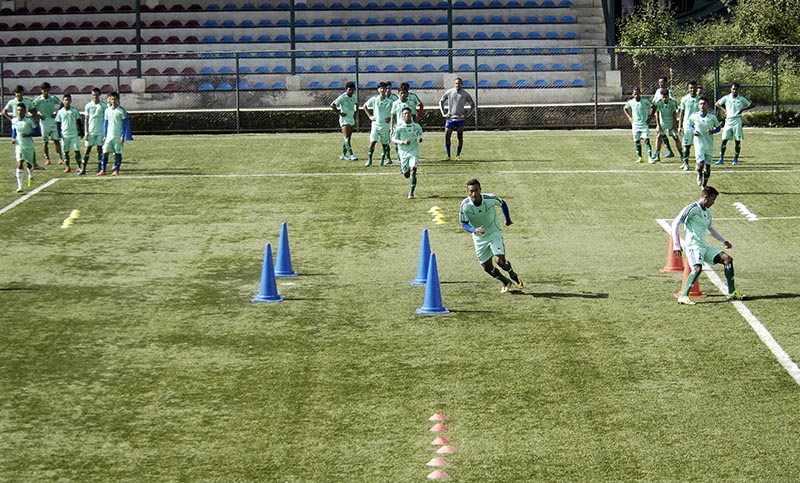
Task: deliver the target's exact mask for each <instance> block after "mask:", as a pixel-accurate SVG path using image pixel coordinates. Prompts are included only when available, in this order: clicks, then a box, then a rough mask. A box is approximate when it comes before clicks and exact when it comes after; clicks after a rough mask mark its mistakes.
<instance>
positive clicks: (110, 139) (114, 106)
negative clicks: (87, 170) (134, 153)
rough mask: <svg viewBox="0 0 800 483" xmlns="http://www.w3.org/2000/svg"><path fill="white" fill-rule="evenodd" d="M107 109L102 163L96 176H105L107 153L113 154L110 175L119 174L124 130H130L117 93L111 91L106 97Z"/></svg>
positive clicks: (124, 136) (128, 121)
mask: <svg viewBox="0 0 800 483" xmlns="http://www.w3.org/2000/svg"><path fill="white" fill-rule="evenodd" d="M106 102H107V103H108V109H106V111H105V113H104V114H103V116H104V118H103V119H104V123H103V124H104V126H105V128H104V136H103V164H102V166H101V167H100V170H99V171H98V172H97V175H96V176H105V175H106V169H107V168H108V155H109V154H114V169H113V170H112V171H111V176H117V175H119V170H120V168H121V167H122V153H123V151H124V146H125V138H126V135H125V134H126V132H127V131H129V130H130V120H129V119H128V112H127V111H126V110H125V108H123V107H122V106H120V104H119V94H118V93H116V92H112V93H110V94H109V95H108V97H107V98H106Z"/></svg>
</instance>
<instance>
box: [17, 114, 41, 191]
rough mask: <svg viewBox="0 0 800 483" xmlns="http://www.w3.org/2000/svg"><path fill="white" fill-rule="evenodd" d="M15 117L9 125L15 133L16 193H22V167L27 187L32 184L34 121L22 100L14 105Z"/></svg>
mask: <svg viewBox="0 0 800 483" xmlns="http://www.w3.org/2000/svg"><path fill="white" fill-rule="evenodd" d="M15 109H16V117H15V118H14V119H13V120H12V121H11V126H12V128H13V129H14V132H15V133H16V139H15V143H14V144H15V145H14V155H15V157H16V161H17V171H16V176H17V193H22V191H23V190H22V168H23V166H24V167H25V168H26V170H27V172H28V187H29V188H30V187H31V186H33V159H34V157H35V153H34V150H33V136H34V135H35V134H34V133H35V131H36V121H34V120H33V118H32V117H31V116H29V115H28V108H27V107H26V106H25V103H24V102H20V103H18V104H17V106H16V108H15Z"/></svg>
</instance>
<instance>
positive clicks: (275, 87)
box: [272, 82, 286, 90]
mask: <svg viewBox="0 0 800 483" xmlns="http://www.w3.org/2000/svg"><path fill="white" fill-rule="evenodd" d="M272 89H273V90H286V84H285V83H283V82H275V83H274V84H272Z"/></svg>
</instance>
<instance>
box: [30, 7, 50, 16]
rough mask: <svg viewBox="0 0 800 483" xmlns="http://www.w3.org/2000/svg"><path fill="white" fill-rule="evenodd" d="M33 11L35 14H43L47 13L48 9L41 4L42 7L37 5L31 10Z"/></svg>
mask: <svg viewBox="0 0 800 483" xmlns="http://www.w3.org/2000/svg"><path fill="white" fill-rule="evenodd" d="M31 13H32V14H34V15H42V14H45V13H47V9H46V8H44V7H41V6H40V7H36V8H34V9H33V10H31Z"/></svg>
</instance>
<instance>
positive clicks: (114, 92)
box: [106, 91, 119, 100]
mask: <svg viewBox="0 0 800 483" xmlns="http://www.w3.org/2000/svg"><path fill="white" fill-rule="evenodd" d="M111 96H114V97H116V98H117V100H119V92H117V91H112V92H109V93H108V96H106V97H111Z"/></svg>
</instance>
